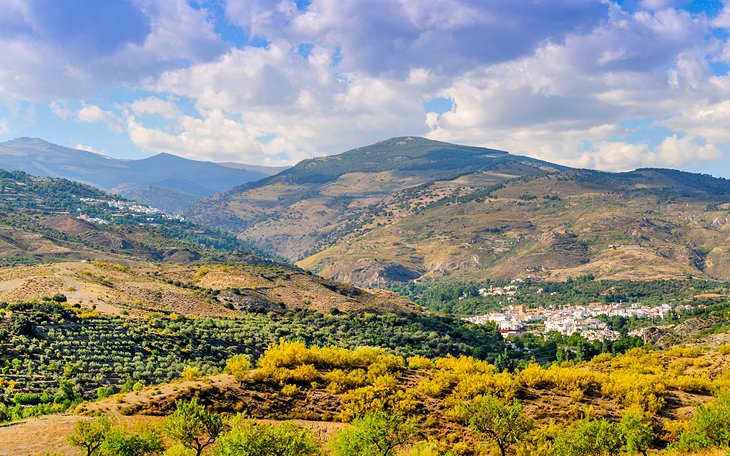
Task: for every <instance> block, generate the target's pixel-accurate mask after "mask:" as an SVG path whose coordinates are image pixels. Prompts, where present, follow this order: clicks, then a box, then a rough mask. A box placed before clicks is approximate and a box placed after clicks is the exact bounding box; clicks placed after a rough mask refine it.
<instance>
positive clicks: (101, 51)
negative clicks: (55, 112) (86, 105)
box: [0, 0, 226, 102]
mask: <svg viewBox="0 0 730 456" xmlns="http://www.w3.org/2000/svg"><path fill="white" fill-rule="evenodd" d="M5 3H8V2H5ZM5 3H3V8H2V9H3V10H4V12H0V30H1V31H0V99H6V100H14V99H19V100H27V101H32V102H42V101H49V100H53V99H56V100H79V99H84V98H85V97H86V96H88V95H89V94H90V93H92V92H93V91H94V90H95V89H99V88H102V89H107V88H110V87H114V86H118V85H134V84H138V83H139V82H140V81H141V80H142V79H144V78H148V77H156V76H157V75H159V74H160V73H161V72H163V71H165V70H168V69H171V68H177V67H182V66H186V65H189V64H191V63H197V62H202V61H208V60H211V59H215V58H217V57H218V56H219V55H221V54H222V53H223V52H225V50H226V47H225V46H224V44H223V41H222V39H221V38H220V37H219V36H218V35H217V34H216V33H215V30H214V29H215V25H214V24H213V23H212V22H211V21H210V20H209V18H208V15H207V13H206V11H205V10H203V9H200V10H196V9H193V8H192V7H191V6H190V5H188V3H187V2H185V0H139V1H131V0H127V1H124V0H122V1H115V2H87V1H83V0H70V1H65V2H63V3H61V2H55V1H48V0H29V1H26V2H19V1H16V0H10V1H9V7H8V8H7V9H6V8H5ZM6 23H11V24H15V25H14V26H13V27H5V26H4V24H6Z"/></svg>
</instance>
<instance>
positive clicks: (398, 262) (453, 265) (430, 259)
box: [299, 169, 730, 284]
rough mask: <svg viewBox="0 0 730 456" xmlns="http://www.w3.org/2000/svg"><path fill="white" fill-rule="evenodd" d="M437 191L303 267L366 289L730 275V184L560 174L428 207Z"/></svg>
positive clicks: (640, 174)
mask: <svg viewBox="0 0 730 456" xmlns="http://www.w3.org/2000/svg"><path fill="white" fill-rule="evenodd" d="M437 185H438V184H437ZM429 191H430V190H429V188H424V189H420V190H418V191H416V192H414V193H413V195H412V196H411V198H410V200H409V201H408V203H407V204H406V205H405V206H406V208H405V209H401V210H400V211H397V210H396V208H395V207H394V205H392V204H389V203H388V202H387V201H386V202H384V203H383V204H381V205H380V206H378V207H376V209H375V210H374V211H372V212H373V213H374V214H375V216H374V217H373V218H372V220H370V221H369V223H366V224H362V225H361V226H362V227H361V228H360V229H359V230H354V231H352V232H350V233H348V234H347V235H345V236H343V237H342V238H341V239H340V240H338V242H337V243H335V245H333V246H331V247H328V248H326V249H324V250H322V251H320V252H318V253H316V254H314V255H312V256H310V257H309V258H306V259H304V260H302V261H301V262H300V263H299V265H300V266H302V267H304V268H307V269H311V270H314V271H317V272H318V273H321V274H323V275H324V276H327V277H334V278H338V279H339V280H347V281H352V282H354V283H360V284H387V283H394V282H397V281H403V280H404V279H415V278H420V279H427V280H433V279H442V278H446V279H450V280H477V281H478V280H483V279H484V278H486V277H490V278H493V279H501V278H516V277H523V278H524V277H534V278H541V279H546V280H564V279H566V278H568V277H577V276H581V275H586V274H591V275H594V276H596V277H598V278H600V279H613V280H616V279H640V280H644V279H658V278H684V277H688V276H695V277H700V278H705V279H723V280H727V279H728V278H730V251H729V250H728V248H727V245H728V243H729V242H730V224H728V220H730V218H729V217H730V204H727V203H726V202H728V201H730V181H728V180H725V179H716V178H713V177H710V176H703V175H696V174H691V173H684V172H679V171H672V170H662V169H642V170H637V171H634V172H629V173H618V174H612V173H602V172H596V171H564V172H559V173H549V174H543V175H538V176H528V177H524V178H520V179H513V180H510V181H507V182H504V183H502V184H500V185H497V186H494V187H485V188H483V189H479V190H475V191H473V192H471V193H467V194H465V195H463V196H459V197H456V198H454V197H452V198H442V199H440V200H436V201H430V202H426V203H425V204H424V203H421V201H423V200H424V199H426V198H427V194H428V193H427V192H429ZM391 214H392V215H391ZM393 270H396V271H398V274H393V273H392V272H391V271H393Z"/></svg>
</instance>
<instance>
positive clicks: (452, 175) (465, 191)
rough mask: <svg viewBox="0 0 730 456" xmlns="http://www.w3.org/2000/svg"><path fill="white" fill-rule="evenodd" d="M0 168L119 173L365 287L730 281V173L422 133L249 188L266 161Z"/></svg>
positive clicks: (77, 162) (138, 188)
mask: <svg viewBox="0 0 730 456" xmlns="http://www.w3.org/2000/svg"><path fill="white" fill-rule="evenodd" d="M8 151H11V152H8ZM12 151H15V152H12ZM47 157H51V158H49V159H46V158H47ZM3 161H5V162H6V163H10V162H12V163H14V165H13V164H12V163H11V165H2V163H3ZM0 166H7V167H9V168H21V169H28V170H30V172H36V173H38V174H44V175H48V174H54V173H55V174H61V175H63V176H64V177H66V178H69V179H77V180H81V181H84V182H89V181H91V180H92V179H96V180H100V179H102V178H101V177H99V176H106V177H104V180H105V183H104V185H100V186H101V187H102V188H112V190H114V189H116V191H117V192H119V193H121V194H125V195H127V196H128V197H131V198H133V199H136V200H140V201H143V202H148V203H149V204H152V205H155V206H157V207H162V208H167V209H170V206H172V205H176V206H175V207H174V209H175V210H182V209H184V208H185V207H188V206H189V205H190V204H192V203H193V202H194V201H197V203H195V204H194V205H193V206H192V207H190V208H189V209H188V210H187V211H186V212H185V213H184V215H185V217H186V218H187V219H189V220H192V221H195V222H196V223H198V225H196V226H199V227H206V226H207V227H213V228H214V229H219V230H222V231H225V232H228V233H230V234H232V235H234V236H236V237H237V238H238V239H239V240H241V241H244V242H248V243H251V244H254V245H257V246H259V247H261V248H263V249H265V250H269V251H272V252H274V253H276V254H278V255H279V256H281V257H284V258H286V259H288V260H290V261H292V262H295V263H296V264H297V265H298V266H300V267H302V268H304V269H308V270H311V271H313V272H316V273H318V274H321V275H322V276H324V277H327V278H331V279H336V280H340V281H345V282H351V283H354V284H358V285H362V286H386V285H393V284H397V283H402V282H408V281H413V280H421V281H422V280H448V281H481V280H484V279H485V278H493V279H500V278H515V277H535V278H540V279H545V280H564V279H566V278H568V277H577V276H581V275H592V276H595V277H598V278H602V279H657V278H683V277H688V276H693V277H698V278H707V279H722V280H726V279H730V247H728V245H730V223H729V221H730V181H728V180H726V179H719V178H714V177H712V176H708V175H701V174H692V173H686V172H681V171H675V170H667V169H639V170H636V171H632V172H626V173H607V172H600V171H589V170H580V169H572V168H569V167H566V166H561V165H557V164H552V163H548V162H544V161H540V160H536V159H534V158H530V157H524V156H519V155H513V154H510V153H507V152H505V151H500V150H495V149H486V148H480V147H469V146H460V145H454V144H448V143H444V142H439V141H432V140H428V139H425V138H417V137H399V138H392V139H389V140H386V141H381V142H379V143H377V144H373V145H370V146H366V147H361V148H358V149H354V150H351V151H348V152H345V153H342V154H339V155H334V156H328V157H320V158H314V159H309V160H304V161H302V162H300V163H298V164H297V165H296V166H294V167H291V168H288V169H284V170H282V171H281V172H279V173H277V174H274V175H270V176H266V177H263V178H261V179H258V180H253V181H249V182H245V183H243V184H241V185H238V186H233V185H234V182H236V181H235V176H238V178H240V179H244V178H251V179H253V178H255V177H257V176H258V177H260V176H261V175H262V173H263V171H262V170H261V169H253V170H247V169H235V168H233V166H243V165H235V164H225V165H222V164H215V163H208V162H196V161H192V160H186V159H182V158H180V157H175V156H172V155H166V154H160V155H156V156H154V157H150V158H148V159H145V160H135V161H123V160H114V159H109V158H106V157H103V156H101V155H98V154H93V153H89V152H84V151H79V150H74V149H67V148H62V147H60V146H55V145H52V144H50V143H46V142H44V141H40V140H31V139H19V140H14V141H10V142H8V143H5V144H3V145H0ZM264 171H267V172H270V173H273V172H274V171H277V170H274V169H268V170H264ZM236 173H239V174H236ZM246 173H248V174H246ZM255 173H258V174H255ZM245 176H248V177H245ZM155 179H156V180H155ZM226 179H228V180H226ZM131 181H134V183H130V182H131ZM237 183H240V181H239V182H237ZM163 187H164V188H163ZM150 189H154V191H150ZM214 191H220V193H215V194H212V195H211V193H213V192H214ZM149 195H153V197H154V201H150V198H149V197H148V196H149ZM185 195H187V196H188V199H185ZM205 195H209V196H208V197H207V198H204V199H201V198H202V197H204V196H205ZM166 199H167V200H168V201H169V202H168V203H165V200H166ZM74 223H76V224H78V223H79V222H74ZM191 232H193V231H190V230H188V231H187V233H191ZM196 239H197V238H196ZM207 239H210V238H207ZM230 239H233V236H231V237H230ZM196 242H197V241H196ZM206 242H207V241H206ZM215 242H218V241H215ZM226 242H229V241H226ZM244 245H245V244H244ZM155 255H158V256H159V254H155ZM153 256H154V255H153Z"/></svg>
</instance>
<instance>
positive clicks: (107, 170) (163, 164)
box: [0, 138, 278, 212]
mask: <svg viewBox="0 0 730 456" xmlns="http://www.w3.org/2000/svg"><path fill="white" fill-rule="evenodd" d="M0 168H3V169H7V170H19V171H24V172H27V173H29V174H33V175H37V176H44V177H62V178H66V179H71V180H76V181H79V182H83V183H86V184H90V185H93V186H95V187H98V188H101V189H103V190H107V191H110V192H113V193H116V194H119V195H121V196H124V197H128V198H131V199H134V200H136V201H140V202H142V203H144V204H148V205H150V206H154V207H158V208H160V209H162V210H165V211H168V212H180V211H183V210H185V209H187V208H188V207H190V206H192V205H193V204H195V202H197V201H198V200H200V199H201V198H204V197H207V196H210V195H212V194H214V193H217V192H222V191H224V190H227V189H229V188H231V187H234V186H236V185H240V184H242V183H244V182H249V181H254V180H257V179H261V178H263V177H266V176H269V175H271V174H274V173H275V172H278V169H276V168H274V169H268V168H266V167H261V166H248V165H234V164H226V165H219V164H216V163H211V162H202V161H195V160H188V159H185V158H182V157H178V156H175V155H171V154H158V155H155V156H152V157H149V158H145V159H142V160H117V159H113V158H109V157H106V156H103V155H100V154H96V153H93V152H87V151H83V150H77V149H71V148H67V147H62V146H58V145H55V144H51V143H49V142H46V141H43V140H40V139H34V138H18V139H14V140H11V141H7V142H5V143H2V144H0Z"/></svg>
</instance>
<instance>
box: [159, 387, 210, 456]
mask: <svg viewBox="0 0 730 456" xmlns="http://www.w3.org/2000/svg"><path fill="white" fill-rule="evenodd" d="M176 406H177V408H176V410H175V412H174V413H173V414H172V415H170V417H169V418H168V419H167V422H166V423H165V432H167V434H168V435H169V436H170V437H171V438H173V439H175V440H177V441H178V442H180V443H181V444H182V445H183V446H185V447H186V448H190V449H192V450H194V451H195V454H196V456H200V455H201V454H202V452H203V449H205V448H206V447H208V446H210V445H212V444H214V443H215V441H216V440H217V439H218V437H219V436H220V435H221V433H222V432H223V429H224V425H223V418H221V416H220V415H219V414H217V413H212V412H209V411H208V410H206V409H205V407H203V406H202V405H199V404H198V401H197V399H192V400H191V401H190V402H182V401H178V402H177V404H176Z"/></svg>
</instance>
